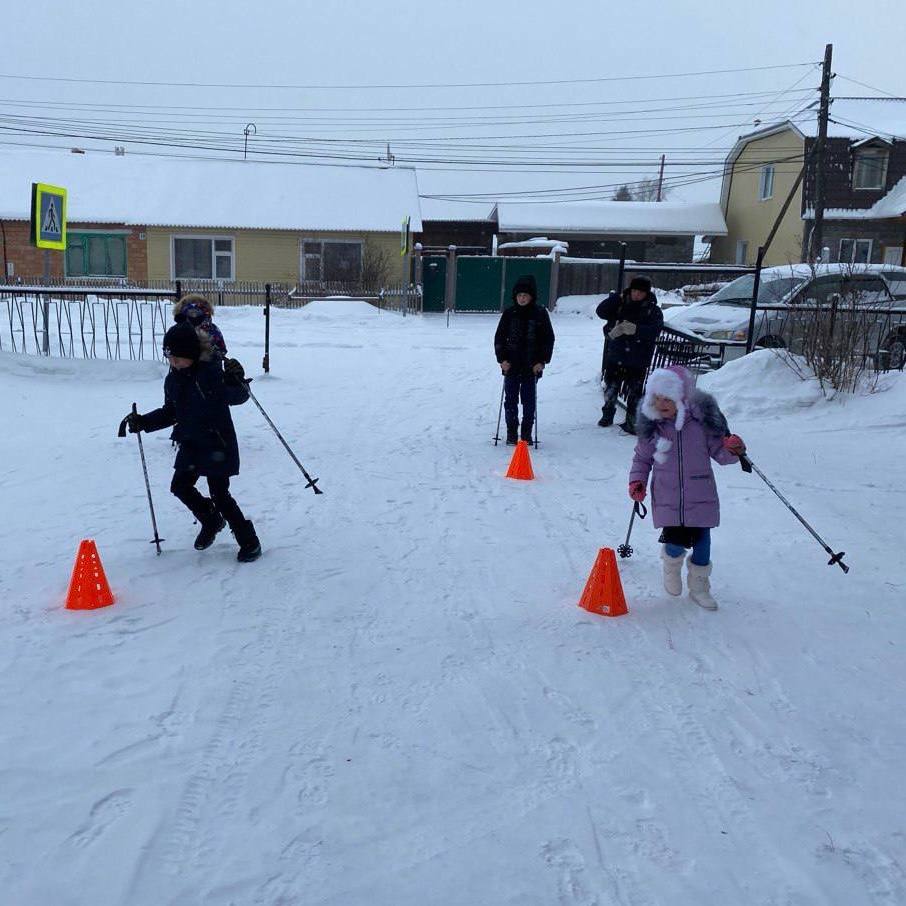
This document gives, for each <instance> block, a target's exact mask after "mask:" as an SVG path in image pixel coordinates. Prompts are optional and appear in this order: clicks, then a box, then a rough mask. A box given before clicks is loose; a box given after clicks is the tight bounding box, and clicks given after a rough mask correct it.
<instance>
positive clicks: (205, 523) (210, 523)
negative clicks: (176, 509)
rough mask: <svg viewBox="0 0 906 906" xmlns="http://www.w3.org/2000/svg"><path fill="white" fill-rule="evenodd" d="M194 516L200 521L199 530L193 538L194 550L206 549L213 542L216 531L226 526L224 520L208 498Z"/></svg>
mask: <svg viewBox="0 0 906 906" xmlns="http://www.w3.org/2000/svg"><path fill="white" fill-rule="evenodd" d="M195 518H196V519H197V520H198V521H199V522H200V523H201V531H200V532H199V533H198V537H197V538H196V539H195V550H197V551H203V550H207V549H208V548H209V547H210V546H211V545H212V544H213V543H214V539H215V538H216V537H217V533H218V532H219V531H220V530H221V529H222V528H224V527H225V526H226V520H225V519H224V518H223V516H221V515H220V512H219V511H218V509H217V507H215V506H214V503H213V502H212V501H210V500H208V501H206V506H205V508H204V510H203V511H202V512H198V513H196V514H195Z"/></svg>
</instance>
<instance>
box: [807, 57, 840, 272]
mask: <svg viewBox="0 0 906 906" xmlns="http://www.w3.org/2000/svg"><path fill="white" fill-rule="evenodd" d="M833 52H834V45H833V44H828V45H827V46H826V47H825V48H824V64H823V66H822V69H821V102H820V103H819V105H818V140H817V143H816V146H815V225H814V227H813V229H812V239H811V242H810V243H809V255H808V259H809V261H814V260H815V258H816V257H817V256H818V255H820V254H821V249H822V248H824V170H825V151H826V147H827V118H828V115H829V113H830V83H831V57H832V55H833Z"/></svg>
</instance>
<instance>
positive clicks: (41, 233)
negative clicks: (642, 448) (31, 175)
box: [29, 182, 66, 250]
mask: <svg viewBox="0 0 906 906" xmlns="http://www.w3.org/2000/svg"><path fill="white" fill-rule="evenodd" d="M29 235H30V237H31V244H32V245H35V246H37V247H38V248H39V249H61V250H65V248H66V189H61V188H60V187H59V186H48V185H45V184H44V183H40V182H35V183H32V186H31V232H30V234H29Z"/></svg>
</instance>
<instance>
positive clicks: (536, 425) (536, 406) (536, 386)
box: [534, 374, 538, 450]
mask: <svg viewBox="0 0 906 906" xmlns="http://www.w3.org/2000/svg"><path fill="white" fill-rule="evenodd" d="M534 428H535V449H536V450H537V449H538V375H537V374H536V375H535V425H534Z"/></svg>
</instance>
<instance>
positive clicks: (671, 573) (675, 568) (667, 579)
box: [661, 547, 686, 596]
mask: <svg viewBox="0 0 906 906" xmlns="http://www.w3.org/2000/svg"><path fill="white" fill-rule="evenodd" d="M685 559H686V554H685V552H683V553H682V554H680V555H679V556H678V557H671V556H670V554H668V553H667V548H666V547H662V548H661V560H663V561H664V591H666V592H667V594H668V595H674V596H676V595H681V594H682V593H683V560H685Z"/></svg>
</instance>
